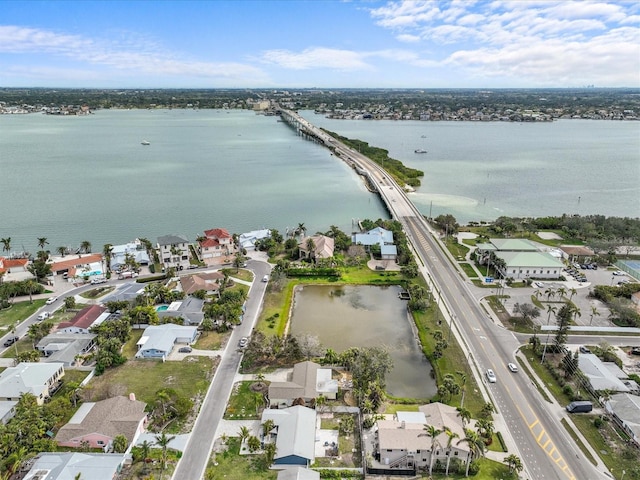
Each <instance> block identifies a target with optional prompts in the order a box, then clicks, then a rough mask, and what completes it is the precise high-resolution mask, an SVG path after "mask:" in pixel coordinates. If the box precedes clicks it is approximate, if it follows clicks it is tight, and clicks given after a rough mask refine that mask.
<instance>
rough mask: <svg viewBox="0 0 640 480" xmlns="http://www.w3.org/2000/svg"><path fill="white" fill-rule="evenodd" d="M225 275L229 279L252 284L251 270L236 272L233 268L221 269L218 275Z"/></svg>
mask: <svg viewBox="0 0 640 480" xmlns="http://www.w3.org/2000/svg"><path fill="white" fill-rule="evenodd" d="M225 272H226V273H227V274H228V275H229V276H230V277H233V278H237V279H239V280H244V281H245V282H253V272H252V271H251V270H245V269H244V268H241V269H239V270H238V271H237V272H236V269H235V268H223V269H222V270H220V273H225Z"/></svg>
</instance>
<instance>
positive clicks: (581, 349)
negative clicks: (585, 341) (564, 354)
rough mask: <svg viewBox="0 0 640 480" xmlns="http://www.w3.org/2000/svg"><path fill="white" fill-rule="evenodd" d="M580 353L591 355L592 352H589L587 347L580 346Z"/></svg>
mask: <svg viewBox="0 0 640 480" xmlns="http://www.w3.org/2000/svg"><path fill="white" fill-rule="evenodd" d="M578 351H579V352H580V353H591V350H589V349H588V348H587V347H585V346H584V345H580V348H579V349H578Z"/></svg>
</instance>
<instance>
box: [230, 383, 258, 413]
mask: <svg viewBox="0 0 640 480" xmlns="http://www.w3.org/2000/svg"><path fill="white" fill-rule="evenodd" d="M254 383H258V382H256V381H247V382H239V383H236V384H235V385H234V386H233V390H232V392H231V397H230V398H229V403H228V404H227V408H226V410H225V412H224V418H225V419H226V420H259V419H260V413H261V412H262V409H263V408H264V406H265V400H264V394H263V393H260V392H256V391H253V390H251V385H252V384H254ZM264 385H267V384H266V382H265V384H264Z"/></svg>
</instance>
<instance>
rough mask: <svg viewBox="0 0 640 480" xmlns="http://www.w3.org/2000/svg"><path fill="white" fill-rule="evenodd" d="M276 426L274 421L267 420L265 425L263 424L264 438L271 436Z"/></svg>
mask: <svg viewBox="0 0 640 480" xmlns="http://www.w3.org/2000/svg"><path fill="white" fill-rule="evenodd" d="M275 426H276V424H275V422H274V421H273V420H271V419H270V418H269V419H267V420H265V421H264V423H263V424H262V435H263V437H265V438H266V437H267V435H269V434H270V433H271V430H273V428H274V427H275Z"/></svg>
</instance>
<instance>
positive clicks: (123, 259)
mask: <svg viewBox="0 0 640 480" xmlns="http://www.w3.org/2000/svg"><path fill="white" fill-rule="evenodd" d="M127 256H129V257H130V258H131V259H132V260H133V261H135V262H136V263H138V264H140V265H149V264H150V263H151V259H150V258H149V253H148V252H147V249H146V248H145V246H144V245H143V244H142V242H140V240H138V239H137V238H136V239H135V240H134V241H133V242H129V243H125V244H123V245H114V246H112V247H111V265H110V267H111V270H113V271H114V272H117V271H119V270H121V269H123V268H124V267H125V266H126V265H127Z"/></svg>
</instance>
